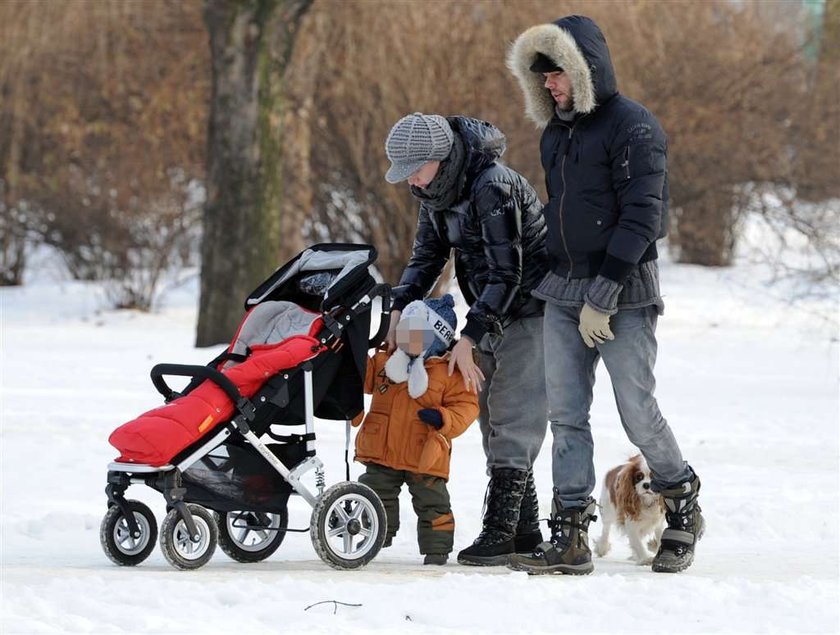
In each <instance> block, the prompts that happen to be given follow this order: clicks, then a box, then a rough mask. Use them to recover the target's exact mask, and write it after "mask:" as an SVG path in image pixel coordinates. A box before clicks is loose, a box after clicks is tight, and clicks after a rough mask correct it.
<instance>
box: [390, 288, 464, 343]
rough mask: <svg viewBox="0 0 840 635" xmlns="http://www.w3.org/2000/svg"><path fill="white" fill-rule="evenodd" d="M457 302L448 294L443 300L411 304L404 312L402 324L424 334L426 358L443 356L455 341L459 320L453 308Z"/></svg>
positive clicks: (429, 300)
mask: <svg viewBox="0 0 840 635" xmlns="http://www.w3.org/2000/svg"><path fill="white" fill-rule="evenodd" d="M454 305H455V301H454V300H453V299H452V296H451V295H449V294H448V293H447V294H446V295H445V296H443V297H441V298H428V299H426V300H415V301H414V302H410V303H409V304H408V305H406V307H405V308H404V309H403V311H402V315H401V316H400V324H401V325H402V324H403V323H405V325H406V326H407V327H408V328H411V329H420V330H422V331H423V332H424V336H423V346H424V350H425V355H424V358H425V359H428V358H429V357H432V356H439V355H443V353H445V352H446V351H447V350H448V349H449V345H450V344H452V341H453V340H454V339H455V329H456V328H457V327H458V318H457V317H455V311H453V310H452V307H453V306H454Z"/></svg>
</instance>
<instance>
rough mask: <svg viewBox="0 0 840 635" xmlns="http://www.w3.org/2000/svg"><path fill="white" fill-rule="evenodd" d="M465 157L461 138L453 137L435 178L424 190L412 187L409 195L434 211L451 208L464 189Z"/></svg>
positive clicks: (465, 153)
mask: <svg viewBox="0 0 840 635" xmlns="http://www.w3.org/2000/svg"><path fill="white" fill-rule="evenodd" d="M466 157H467V151H466V148H464V142H463V141H462V140H461V136H460V135H459V134H455V135H453V139H452V150H451V151H450V152H449V156H448V157H446V159H445V160H444V161H441V163H440V167H439V168H438V172H437V174H436V175H435V178H434V179H432V182H431V183H429V186H428V187H427V188H425V189H420V188H419V187H414V186H413V185H412V186H411V194H412V195H413V196H414V198H416V199H418V200H420V201H422V202H423V203H425V204H426V205H427V206H428V207H429V208H431V209H433V210H436V211H437V210H442V209H447V208H449V207H451V206H452V204H453V203H454V202H455V201H456V200H457V199H458V195H459V194H460V193H461V191H462V190H463V189H464V181H465V180H466V178H467V174H466V170H465V169H464V167H465V162H466V161H465V160H466Z"/></svg>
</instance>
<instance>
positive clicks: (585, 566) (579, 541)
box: [508, 497, 596, 575]
mask: <svg viewBox="0 0 840 635" xmlns="http://www.w3.org/2000/svg"><path fill="white" fill-rule="evenodd" d="M551 507H552V510H551V519H550V520H549V523H548V524H549V526H550V527H551V540H550V541H549V542H544V543H542V544H540V545H539V546H537V548H536V549H535V550H534V553H532V554H531V555H530V556H525V555H520V554H516V555H513V556H511V557H510V563H509V564H508V567H509V568H511V569H513V570H515V571H526V572H528V573H530V574H533V575H539V574H544V573H567V574H570V575H586V574H588V573H592V571H594V569H595V567H594V565H593V564H592V552H591V551H590V550H589V523H590V522H592V521H593V520H595V519H596V517H595V500H594V499H592V498H590V499H589V500H588V501H587V502H586V504H585V505H584V506H583V507H580V508H576V509H564V508H563V507H562V506H561V505H560V502H559V501H558V500H557V498H556V497H555V499H554V500H553V501H552V504H551Z"/></svg>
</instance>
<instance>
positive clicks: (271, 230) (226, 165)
mask: <svg viewBox="0 0 840 635" xmlns="http://www.w3.org/2000/svg"><path fill="white" fill-rule="evenodd" d="M310 4H311V0H236V1H233V0H206V2H205V5H204V20H205V23H206V25H207V30H208V32H209V35H210V50H211V56H212V73H213V89H212V95H211V103H210V122H209V129H208V140H207V202H206V204H205V207H204V237H203V242H202V249H201V257H202V265H201V300H200V302H199V314H198V328H197V334H196V345H197V346H210V345H212V344H218V343H221V342H226V341H228V340H229V339H230V338H231V337H232V336H233V334H234V331H235V330H236V327H237V326H238V324H239V321H240V320H241V318H242V311H243V309H242V306H243V302H244V301H245V298H246V297H247V294H248V293H250V291H252V290H253V289H254V288H255V287H256V286H257V285H258V284H259V283H260V282H261V281H262V280H263V279H264V278H265V277H266V276H268V275H269V274H270V273H271V272H272V271H273V270H274V269H276V268H277V267H278V266H279V265H281V264H282V263H283V260H284V258H288V256H289V254H288V253H286V250H284V249H283V239H282V235H281V214H280V205H281V204H280V201H281V196H282V193H283V184H284V183H283V174H282V163H283V162H282V149H283V132H284V131H283V125H282V124H283V108H284V105H285V104H284V91H283V88H284V83H283V82H284V79H283V76H284V71H285V68H286V64H287V62H288V59H289V56H290V53H291V50H292V47H293V45H294V39H295V35H296V32H297V27H298V24H299V23H300V20H301V18H302V17H303V15H304V13H305V12H306V10H307V9H308V8H309V6H310Z"/></svg>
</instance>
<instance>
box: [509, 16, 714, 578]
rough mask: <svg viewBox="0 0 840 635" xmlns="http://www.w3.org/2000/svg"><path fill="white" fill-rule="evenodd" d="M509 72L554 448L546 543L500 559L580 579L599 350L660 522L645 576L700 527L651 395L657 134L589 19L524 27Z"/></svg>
mask: <svg viewBox="0 0 840 635" xmlns="http://www.w3.org/2000/svg"><path fill="white" fill-rule="evenodd" d="M508 67H509V68H510V70H511V71H512V72H513V74H514V75H515V76H516V78H517V79H518V81H519V84H520V87H521V88H522V90H523V92H524V94H525V102H526V112H527V114H528V116H529V117H530V118H531V119H533V120H534V121H535V122H536V123H537V124H538V125H539V126H540V127H541V128H543V129H544V130H543V133H542V138H541V142H540V149H541V156H542V165H543V168H544V170H545V177H546V189H547V191H548V196H549V201H548V203H547V205H546V206H545V208H544V209H543V213H544V215H545V218H546V223H547V226H548V236H547V239H546V246H547V249H548V252H549V259H550V271H549V273H548V274H547V275H546V277H545V278H544V279H543V281H542V282H541V283H540V285H539V286H538V288H537V289H536V290H535V292H534V295H536V296H537V297H539V298H542V299H544V300H546V301H547V304H546V309H545V326H544V337H545V361H546V382H547V393H548V412H549V421H550V423H551V429H552V433H553V435H554V443H553V448H552V476H553V480H554V498H553V501H552V514H551V519H550V522H549V525H550V527H551V530H552V536H551V540H550V542H546V543H543V544H541V545H540V546H539V547H537V549H536V550H535V551H534V553H533V554H531V555H530V556H514V557H512V558H511V562H510V566H511V567H512V568H515V569H519V570H524V571H528V572H529V573H570V574H586V573H590V572H592V570H593V565H592V555H591V553H590V551H589V545H588V535H587V532H588V527H589V523H590V522H591V521H592V520H594V519H595V517H594V511H595V501H594V499H593V498H592V497H591V493H592V490H593V489H594V486H595V470H594V465H593V441H592V434H591V430H590V425H589V408H590V406H591V403H592V387H593V385H594V382H595V367H596V366H597V364H598V361H599V359H601V358H603V360H604V364H605V365H606V368H607V371H608V372H609V375H610V380H611V382H612V387H613V392H614V393H615V399H616V405H617V406H618V413H619V416H620V418H621V423H622V425H623V426H624V429H625V431H626V433H627V435H628V437H629V439H630V441H631V442H632V443H633V444H634V445H636V446H637V447H638V448H639V450H640V451H641V453H642V454H643V455H644V457H645V459H646V460H647V462H648V464H649V465H650V467H651V469H652V471H653V472H654V474H655V478H654V479H653V489H654V490H655V491H658V492H660V493H661V494H662V496H663V499H664V502H665V504H666V507H667V511H666V517H667V522H668V528H667V529H666V530H665V533H664V534H663V536H662V541H661V546H660V547H659V550H658V552H657V554H656V556H655V558H654V560H653V564H652V568H653V570H654V571H661V572H676V571H681V570H683V569H685V568H687V567H689V566H690V565H691V563H692V560H693V557H694V547H695V543H696V542H697V540H698V539H699V538H700V536H701V534H702V532H703V526H704V523H703V517H702V516H701V515H700V506H699V505H698V504H697V495H698V492H699V490H700V480H699V479H698V478H697V476H696V474H694V472H693V470H692V469H691V467H690V466H689V465H688V464H687V463H686V462H685V461H683V458H682V454H681V452H680V449H679V446H678V445H677V442H676V440H675V439H674V435H673V434H672V432H671V430H670V428H669V427H668V424H667V423H666V421H665V419H664V418H663V417H662V414H661V413H660V411H659V407H658V405H657V403H656V399H655V398H654V395H653V393H654V386H655V380H654V376H653V367H654V362H655V359H656V348H657V344H656V336H655V334H654V333H655V329H656V322H657V317H658V316H659V315H660V314H661V313H662V310H663V304H662V299H661V298H660V294H659V274H658V267H657V262H656V258H657V251H656V240H657V238H661V237H664V236H665V233H666V224H667V209H668V179H667V169H666V139H665V134H664V132H663V131H662V128H661V127H660V125H659V122H658V121H657V120H656V118H655V117H654V116H653V115H652V114H651V113H650V112H648V111H647V110H646V109H645V108H644V107H643V106H641V105H640V104H638V103H636V102H634V101H632V100H630V99H628V98H626V97H624V96H623V95H621V94H619V92H618V90H617V88H616V80H615V73H614V71H613V66H612V62H611V60H610V54H609V50H608V49H607V43H606V41H605V39H604V36H603V34H602V33H601V31H600V29H599V28H598V26H597V25H596V24H595V23H594V22H593V21H592V20H591V19H589V18H586V17H582V16H568V17H565V18H562V19H560V20H557V21H556V22H554V23H553V24H544V25H539V26H535V27H532V28H530V29H528V30H526V31H525V32H524V33H522V34H521V35H520V36H519V37H518V38H517V40H516V41H515V42H514V44H513V47H512V48H511V51H510V55H509V57H508Z"/></svg>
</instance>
